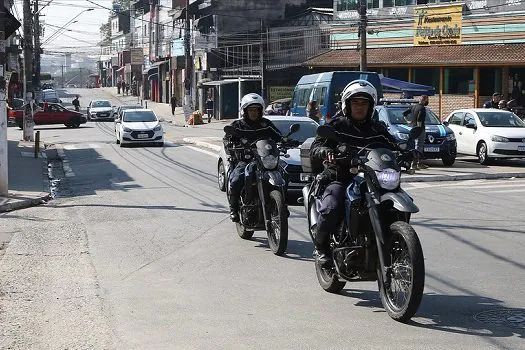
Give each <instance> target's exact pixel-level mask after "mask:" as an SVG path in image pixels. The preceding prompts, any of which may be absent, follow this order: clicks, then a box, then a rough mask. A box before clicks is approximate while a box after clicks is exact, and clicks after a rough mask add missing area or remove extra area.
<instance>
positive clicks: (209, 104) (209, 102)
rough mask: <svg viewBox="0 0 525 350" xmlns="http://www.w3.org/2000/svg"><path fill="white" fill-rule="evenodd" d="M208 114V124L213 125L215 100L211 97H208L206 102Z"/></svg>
mask: <svg viewBox="0 0 525 350" xmlns="http://www.w3.org/2000/svg"><path fill="white" fill-rule="evenodd" d="M206 114H207V115H208V124H209V123H211V118H212V117H215V115H214V109H213V100H212V98H211V96H208V99H207V100H206Z"/></svg>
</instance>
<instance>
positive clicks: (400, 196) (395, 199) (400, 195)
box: [380, 190, 419, 213]
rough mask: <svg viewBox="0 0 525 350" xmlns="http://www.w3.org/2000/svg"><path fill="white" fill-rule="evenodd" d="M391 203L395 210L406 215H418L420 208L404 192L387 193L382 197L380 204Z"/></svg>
mask: <svg viewBox="0 0 525 350" xmlns="http://www.w3.org/2000/svg"><path fill="white" fill-rule="evenodd" d="M386 201H391V202H392V203H393V204H394V208H395V209H397V210H399V211H400V212H404V213H417V212H419V208H418V207H417V205H415V204H414V201H413V200H412V198H411V197H410V196H409V195H408V194H407V193H406V192H405V191H403V190H399V191H397V192H387V193H385V194H384V195H382V196H381V200H380V202H381V203H383V202H386Z"/></svg>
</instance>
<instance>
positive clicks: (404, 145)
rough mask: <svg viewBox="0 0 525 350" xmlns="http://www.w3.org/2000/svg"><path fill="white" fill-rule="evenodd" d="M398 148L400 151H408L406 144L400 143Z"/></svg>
mask: <svg viewBox="0 0 525 350" xmlns="http://www.w3.org/2000/svg"><path fill="white" fill-rule="evenodd" d="M398 147H399V149H400V150H402V151H406V150H407V149H408V143H406V142H401V143H399V144H398Z"/></svg>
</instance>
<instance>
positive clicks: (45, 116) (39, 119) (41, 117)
mask: <svg viewBox="0 0 525 350" xmlns="http://www.w3.org/2000/svg"><path fill="white" fill-rule="evenodd" d="M23 114H24V112H23V111H22V110H18V111H16V115H15V123H16V125H17V126H18V127H19V128H20V129H22V128H23V125H24V116H23ZM33 119H34V121H35V125H52V124H64V125H65V126H67V127H68V128H78V127H80V125H81V124H85V123H86V121H87V119H86V117H85V116H84V115H83V114H82V113H79V112H75V111H72V110H69V109H66V108H64V107H63V106H62V105H60V104H58V103H40V104H39V108H38V109H37V110H36V111H35V113H34V115H33Z"/></svg>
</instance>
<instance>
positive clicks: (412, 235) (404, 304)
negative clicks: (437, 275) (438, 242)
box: [378, 221, 425, 322]
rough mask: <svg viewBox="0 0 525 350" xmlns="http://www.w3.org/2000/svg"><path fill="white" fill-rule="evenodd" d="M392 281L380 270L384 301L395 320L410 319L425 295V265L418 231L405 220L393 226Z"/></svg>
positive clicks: (390, 252)
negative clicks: (385, 279)
mask: <svg viewBox="0 0 525 350" xmlns="http://www.w3.org/2000/svg"><path fill="white" fill-rule="evenodd" d="M390 231H391V234H392V239H391V244H390V251H389V254H390V258H391V263H392V265H391V268H390V271H389V274H390V283H389V284H388V285H387V283H385V281H383V278H382V274H381V273H380V270H378V275H379V276H378V277H379V282H380V283H379V288H380V290H379V292H380V295H381V301H382V303H383V306H384V307H385V309H386V311H387V312H388V315H389V316H390V317H392V318H393V319H394V320H397V321H400V322H405V321H408V320H409V319H410V318H411V317H412V316H413V315H414V314H415V313H416V311H417V309H418V307H419V304H420V303H421V299H422V297H423V288H424V285H425V265H424V260H423V250H422V248H421V244H420V242H419V238H418V237H417V234H416V232H415V231H414V229H413V228H412V226H410V225H409V224H407V223H406V222H402V221H398V222H395V223H393V224H392V225H391V226H390Z"/></svg>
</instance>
